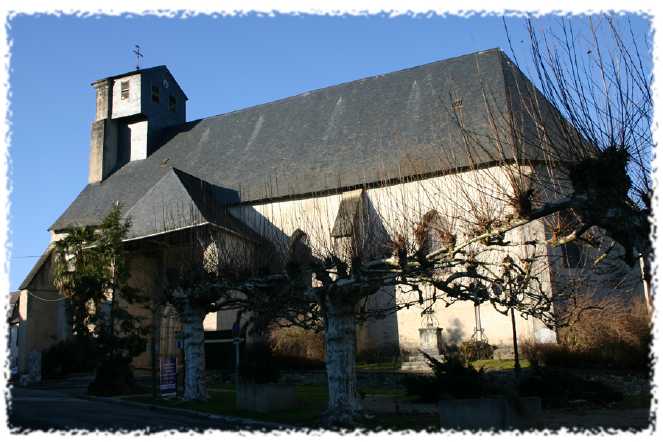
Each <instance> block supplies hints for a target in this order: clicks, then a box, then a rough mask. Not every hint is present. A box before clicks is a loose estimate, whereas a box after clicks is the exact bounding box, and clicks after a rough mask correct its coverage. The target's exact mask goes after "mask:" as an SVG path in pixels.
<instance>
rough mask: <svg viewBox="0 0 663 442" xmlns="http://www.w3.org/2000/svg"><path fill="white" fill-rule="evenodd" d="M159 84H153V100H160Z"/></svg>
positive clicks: (156, 101)
mask: <svg viewBox="0 0 663 442" xmlns="http://www.w3.org/2000/svg"><path fill="white" fill-rule="evenodd" d="M159 92H160V91H159V86H152V101H154V102H155V103H158V102H159Z"/></svg>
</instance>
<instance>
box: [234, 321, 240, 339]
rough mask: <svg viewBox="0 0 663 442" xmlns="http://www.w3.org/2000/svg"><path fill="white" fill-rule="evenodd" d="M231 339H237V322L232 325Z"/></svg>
mask: <svg viewBox="0 0 663 442" xmlns="http://www.w3.org/2000/svg"><path fill="white" fill-rule="evenodd" d="M233 337H235V338H237V337H239V322H235V323H234V324H233Z"/></svg>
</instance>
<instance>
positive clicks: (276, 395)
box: [235, 383, 297, 413]
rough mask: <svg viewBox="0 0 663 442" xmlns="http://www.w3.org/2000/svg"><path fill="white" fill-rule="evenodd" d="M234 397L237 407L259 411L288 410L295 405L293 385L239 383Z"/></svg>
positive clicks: (295, 396)
mask: <svg viewBox="0 0 663 442" xmlns="http://www.w3.org/2000/svg"><path fill="white" fill-rule="evenodd" d="M235 399H236V401H235V402H236V405H237V408H238V409H240V410H248V411H257V412H259V413H270V412H272V411H282V410H290V409H292V408H295V407H296V406H297V394H296V391H295V386H294V385H285V384H245V383H240V384H239V385H238V386H237V395H236V396H235Z"/></svg>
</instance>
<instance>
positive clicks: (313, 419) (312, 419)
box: [126, 384, 439, 430]
mask: <svg viewBox="0 0 663 442" xmlns="http://www.w3.org/2000/svg"><path fill="white" fill-rule="evenodd" d="M296 391H297V398H298V399H299V406H298V407H297V408H295V409H292V410H287V411H280V412H272V413H257V412H250V411H243V410H238V409H236V408H235V386H234V385H232V384H223V385H217V386H215V387H210V388H209V393H210V398H209V400H208V401H207V402H185V401H182V400H180V399H156V400H153V399H152V397H151V396H149V395H140V396H132V397H127V398H126V399H127V400H131V401H136V402H141V403H147V404H153V405H160V406H166V407H173V408H182V409H188V410H195V411H201V412H205V413H214V414H221V415H225V416H235V417H243V418H249V419H255V420H261V421H267V422H276V423H284V424H289V425H294V426H302V427H317V426H318V425H319V423H320V416H321V415H322V413H323V412H324V410H325V409H326V407H327V386H326V385H298V386H297V387H296ZM361 392H362V393H364V394H370V395H384V396H389V397H395V396H396V397H404V396H405V391H404V389H401V388H362V389H361ZM436 426H439V418H437V417H436V416H423V415H386V414H380V415H375V416H374V417H373V418H371V419H368V420H366V421H365V422H362V423H361V424H359V427H360V428H367V429H372V430H375V429H391V430H405V429H417V430H425V429H429V428H432V429H435V428H436Z"/></svg>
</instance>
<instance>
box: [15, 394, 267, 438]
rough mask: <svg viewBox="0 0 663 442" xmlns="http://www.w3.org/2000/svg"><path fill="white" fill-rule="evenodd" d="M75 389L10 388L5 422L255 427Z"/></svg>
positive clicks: (53, 426)
mask: <svg viewBox="0 0 663 442" xmlns="http://www.w3.org/2000/svg"><path fill="white" fill-rule="evenodd" d="M75 393H76V390H75V389H68V390H65V389H61V390H54V389H52V388H22V387H14V388H12V390H11V401H10V403H9V404H8V418H9V419H8V425H9V428H10V431H11V432H12V433H15V434H17V433H27V432H30V431H33V430H44V431H48V430H64V431H72V430H83V431H95V430H99V431H109V432H124V431H136V430H139V431H144V432H146V433H155V432H160V431H205V430H208V429H218V430H240V429H243V430H257V429H260V427H256V426H253V427H251V426H247V425H242V426H240V424H238V423H237V422H235V421H232V420H230V421H227V420H223V419H214V418H207V417H204V416H192V415H187V414H182V413H178V412H177V411H172V412H171V411H163V410H157V409H150V408H147V407H140V406H135V405H127V404H118V403H110V402H103V401H99V400H89V399H85V398H82V397H77V395H76V394H75Z"/></svg>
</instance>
